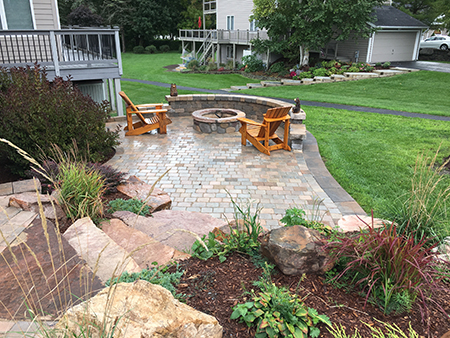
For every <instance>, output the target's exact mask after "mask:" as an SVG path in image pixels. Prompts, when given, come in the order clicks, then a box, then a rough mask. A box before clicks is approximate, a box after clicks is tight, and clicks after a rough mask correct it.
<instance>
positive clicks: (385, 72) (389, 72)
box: [373, 69, 407, 75]
mask: <svg viewBox="0 0 450 338" xmlns="http://www.w3.org/2000/svg"><path fill="white" fill-rule="evenodd" d="M373 72H374V73H377V74H380V75H397V74H404V73H407V72H406V71H403V70H395V69H375V70H374V71H373Z"/></svg>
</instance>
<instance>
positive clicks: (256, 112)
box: [166, 94, 293, 120]
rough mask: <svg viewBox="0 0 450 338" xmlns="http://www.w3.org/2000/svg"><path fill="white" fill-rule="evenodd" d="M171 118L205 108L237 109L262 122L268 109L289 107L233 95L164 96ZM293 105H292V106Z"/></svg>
mask: <svg viewBox="0 0 450 338" xmlns="http://www.w3.org/2000/svg"><path fill="white" fill-rule="evenodd" d="M166 100H167V102H169V105H170V108H171V109H170V114H171V115H172V116H188V115H191V114H192V112H194V111H196V110H200V109H207V108H228V109H237V110H241V111H243V112H244V113H245V115H246V117H247V118H249V119H252V120H262V115H263V114H264V113H265V112H266V111H267V109H269V108H275V107H284V106H289V105H290V104H288V103H287V102H284V101H280V100H274V99H270V98H266V97H259V96H246V95H245V96H244V95H235V94H193V95H178V96H169V95H167V96H166ZM292 105H293V104H292Z"/></svg>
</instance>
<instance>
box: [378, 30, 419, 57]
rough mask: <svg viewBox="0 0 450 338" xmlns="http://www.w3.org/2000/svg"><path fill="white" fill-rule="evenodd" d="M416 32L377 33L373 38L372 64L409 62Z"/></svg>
mask: <svg viewBox="0 0 450 338" xmlns="http://www.w3.org/2000/svg"><path fill="white" fill-rule="evenodd" d="M416 39H417V31H414V32H377V33H375V36H374V37H373V41H372V43H373V48H372V60H371V61H372V62H385V61H391V62H392V61H411V60H413V59H414V52H415V50H416V48H417V47H416Z"/></svg>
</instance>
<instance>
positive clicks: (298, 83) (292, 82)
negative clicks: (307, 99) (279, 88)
mask: <svg viewBox="0 0 450 338" xmlns="http://www.w3.org/2000/svg"><path fill="white" fill-rule="evenodd" d="M281 83H282V84H283V85H284V86H301V85H302V81H300V80H291V79H282V80H281Z"/></svg>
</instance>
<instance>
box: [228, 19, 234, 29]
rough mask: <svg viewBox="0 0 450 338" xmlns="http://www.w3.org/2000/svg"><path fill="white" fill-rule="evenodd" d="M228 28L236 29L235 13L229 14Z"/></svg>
mask: <svg viewBox="0 0 450 338" xmlns="http://www.w3.org/2000/svg"><path fill="white" fill-rule="evenodd" d="M227 30H229V31H233V30H234V15H227Z"/></svg>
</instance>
